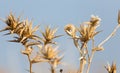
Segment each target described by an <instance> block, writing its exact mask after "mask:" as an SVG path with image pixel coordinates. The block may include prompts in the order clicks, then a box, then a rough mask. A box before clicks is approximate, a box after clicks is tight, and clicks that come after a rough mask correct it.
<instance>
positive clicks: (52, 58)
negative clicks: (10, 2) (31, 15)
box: [0, 13, 63, 73]
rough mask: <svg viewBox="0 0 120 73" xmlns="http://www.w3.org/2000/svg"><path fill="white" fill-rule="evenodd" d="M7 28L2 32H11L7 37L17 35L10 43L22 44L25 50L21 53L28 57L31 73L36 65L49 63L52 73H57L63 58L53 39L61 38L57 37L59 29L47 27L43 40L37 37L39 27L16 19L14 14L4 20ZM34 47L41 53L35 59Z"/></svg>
mask: <svg viewBox="0 0 120 73" xmlns="http://www.w3.org/2000/svg"><path fill="white" fill-rule="evenodd" d="M2 21H3V22H5V23H6V24H7V26H6V27H5V28H4V29H2V30H1V31H0V32H2V31H7V30H8V31H9V32H8V33H7V34H5V35H10V34H16V35H15V36H14V37H13V38H15V39H14V40H10V41H9V42H16V43H21V44H22V45H23V46H24V47H25V50H22V51H21V53H22V54H24V55H26V56H27V57H28V61H29V65H30V67H29V70H28V71H29V72H30V73H33V72H32V65H33V64H34V63H40V62H48V63H49V64H50V66H51V73H55V72H56V71H55V68H56V67H57V66H58V65H59V64H61V60H62V57H63V56H59V55H58V54H59V53H60V52H59V51H58V49H56V48H55V47H53V46H52V44H53V43H55V42H53V39H54V38H57V37H60V36H61V35H59V36H56V35H55V33H56V31H57V29H51V28H50V27H49V26H47V27H46V29H45V32H42V35H43V38H41V37H39V36H37V35H36V34H35V32H36V31H37V30H38V29H39V26H35V27H34V28H32V25H33V23H32V21H30V22H29V21H28V20H27V19H26V20H23V21H20V17H18V18H16V17H15V16H14V15H13V14H12V13H10V15H8V17H7V19H6V20H3V19H2ZM33 46H38V49H39V51H37V52H36V53H37V54H36V56H35V57H33V58H32V57H31V54H32V52H33V51H34V47H33Z"/></svg>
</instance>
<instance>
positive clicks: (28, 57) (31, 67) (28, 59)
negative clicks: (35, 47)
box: [27, 55, 32, 73]
mask: <svg viewBox="0 0 120 73" xmlns="http://www.w3.org/2000/svg"><path fill="white" fill-rule="evenodd" d="M27 57H28V60H29V64H30V67H29V69H30V70H29V71H30V73H32V62H31V59H30V55H27Z"/></svg>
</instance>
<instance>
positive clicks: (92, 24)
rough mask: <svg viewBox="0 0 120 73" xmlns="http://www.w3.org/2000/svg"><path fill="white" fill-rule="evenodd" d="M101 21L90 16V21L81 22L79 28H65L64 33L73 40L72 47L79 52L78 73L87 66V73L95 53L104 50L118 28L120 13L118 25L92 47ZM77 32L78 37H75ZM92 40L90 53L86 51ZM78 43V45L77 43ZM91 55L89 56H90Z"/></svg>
mask: <svg viewBox="0 0 120 73" xmlns="http://www.w3.org/2000/svg"><path fill="white" fill-rule="evenodd" d="M100 21H101V19H100V18H99V17H98V16H94V15H92V16H91V19H90V21H88V22H83V23H82V24H81V25H80V27H79V28H76V27H75V26H74V25H73V24H68V25H66V26H65V28H64V30H65V32H66V33H67V34H68V35H69V36H70V37H71V38H72V39H73V42H74V45H75V46H76V48H77V49H78V50H79V53H80V66H79V70H78V72H79V73H84V72H83V71H84V68H85V67H84V66H85V65H87V69H86V72H85V73H89V70H90V65H91V62H92V59H93V56H94V53H95V52H96V51H102V50H104V48H103V45H104V43H105V42H107V41H108V40H109V39H110V38H111V37H112V36H113V35H114V34H115V33H116V31H117V29H118V28H119V27H120V11H119V13H118V25H117V26H116V27H115V29H114V30H113V32H112V33H111V34H110V35H109V36H108V37H107V38H106V39H105V40H103V41H102V42H101V43H100V44H99V45H97V46H95V45H94V37H95V35H97V34H98V33H99V32H100V31H96V29H97V27H98V26H100ZM77 32H79V33H80V35H76V33H77ZM90 40H92V43H91V45H92V47H91V51H88V42H89V41H90ZM79 42H80V43H79ZM90 53H91V54H90Z"/></svg>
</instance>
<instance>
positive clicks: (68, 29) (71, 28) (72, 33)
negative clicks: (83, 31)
mask: <svg viewBox="0 0 120 73" xmlns="http://www.w3.org/2000/svg"><path fill="white" fill-rule="evenodd" d="M64 30H65V32H66V33H67V34H68V35H70V36H71V37H75V35H76V28H75V26H74V25H73V24H68V25H66V26H65V28H64Z"/></svg>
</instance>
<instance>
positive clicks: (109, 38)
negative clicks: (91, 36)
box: [98, 25, 120, 47]
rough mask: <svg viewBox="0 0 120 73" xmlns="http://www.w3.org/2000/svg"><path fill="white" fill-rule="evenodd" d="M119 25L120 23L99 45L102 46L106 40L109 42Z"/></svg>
mask: <svg viewBox="0 0 120 73" xmlns="http://www.w3.org/2000/svg"><path fill="white" fill-rule="evenodd" d="M119 27H120V25H117V26H116V27H115V29H114V30H113V32H112V33H111V34H110V35H109V36H108V37H107V38H106V39H105V40H103V41H102V42H101V43H100V44H99V45H98V46H100V47H101V46H102V45H103V44H104V43H105V42H107V41H108V40H109V39H110V38H111V37H112V36H113V35H114V34H115V33H116V31H117V29H118V28H119Z"/></svg>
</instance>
